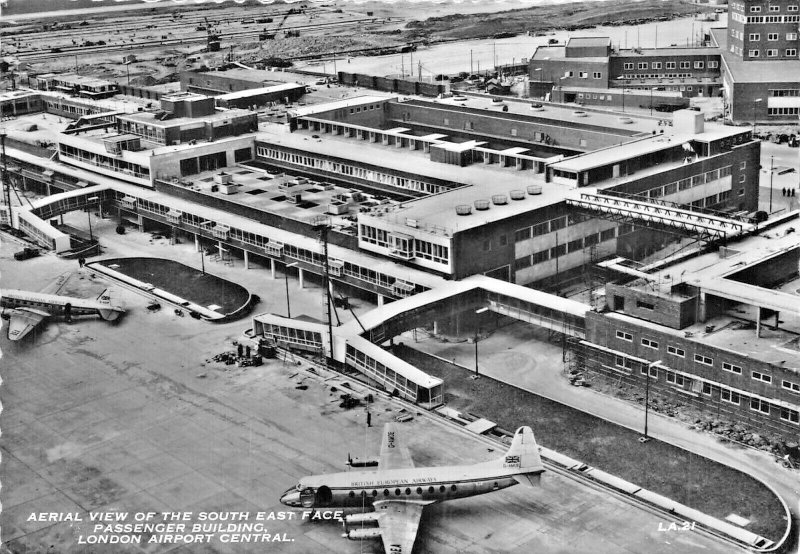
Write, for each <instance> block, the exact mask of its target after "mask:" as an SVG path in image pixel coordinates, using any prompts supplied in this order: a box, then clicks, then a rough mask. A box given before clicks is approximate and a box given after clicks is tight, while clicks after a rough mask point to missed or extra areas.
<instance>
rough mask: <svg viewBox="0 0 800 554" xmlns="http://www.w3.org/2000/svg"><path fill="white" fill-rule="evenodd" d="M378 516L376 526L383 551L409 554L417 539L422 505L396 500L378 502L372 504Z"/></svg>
mask: <svg viewBox="0 0 800 554" xmlns="http://www.w3.org/2000/svg"><path fill="white" fill-rule="evenodd" d="M373 507H374V508H375V513H376V514H380V517H379V519H378V526H379V527H380V530H381V540H383V551H384V552H387V553H389V552H391V553H392V554H411V550H412V549H413V548H414V541H415V540H416V538H417V529H418V528H419V520H420V518H421V517H422V509H423V508H424V507H425V505H424V504H419V503H415V502H402V501H398V500H380V501H378V502H375V503H374V504H373Z"/></svg>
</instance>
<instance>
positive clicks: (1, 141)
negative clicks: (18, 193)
mask: <svg viewBox="0 0 800 554" xmlns="http://www.w3.org/2000/svg"><path fill="white" fill-rule="evenodd" d="M0 158H1V159H0V163H2V165H3V167H2V178H3V201H4V202H5V203H6V211H7V213H6V216H7V217H8V222H7V223H8V224H9V225H11V185H10V183H9V182H8V165H7V164H6V131H5V129H0Z"/></svg>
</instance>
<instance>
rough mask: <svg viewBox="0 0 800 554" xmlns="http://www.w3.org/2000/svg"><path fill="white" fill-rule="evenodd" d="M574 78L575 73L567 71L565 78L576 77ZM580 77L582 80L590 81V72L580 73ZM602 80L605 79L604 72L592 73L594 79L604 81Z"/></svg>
mask: <svg viewBox="0 0 800 554" xmlns="http://www.w3.org/2000/svg"><path fill="white" fill-rule="evenodd" d="M574 76H575V72H574V71H565V72H564V78H567V77H574ZM578 77H580V78H581V79H588V78H589V72H588V71H579V72H578ZM602 78H603V73H602V72H600V71H593V72H592V79H602Z"/></svg>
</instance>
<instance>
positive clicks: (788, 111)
mask: <svg viewBox="0 0 800 554" xmlns="http://www.w3.org/2000/svg"><path fill="white" fill-rule="evenodd" d="M767 115H800V108H767Z"/></svg>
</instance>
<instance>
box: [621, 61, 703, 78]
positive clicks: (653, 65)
mask: <svg viewBox="0 0 800 554" xmlns="http://www.w3.org/2000/svg"><path fill="white" fill-rule="evenodd" d="M634 67H635V68H636V69H639V70H641V69H661V62H625V63H623V64H622V68H623V69H627V70H632V69H634ZM692 67H694V69H703V68H705V67H706V62H705V61H704V60H695V61H694V62H692V61H691V60H681V61H680V62H664V69H692ZM718 67H719V61H717V60H709V61H708V68H709V69H717V68H718ZM684 76H685V77H691V73H687V74H685V75H684ZM653 77H662V75H654V76H653Z"/></svg>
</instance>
